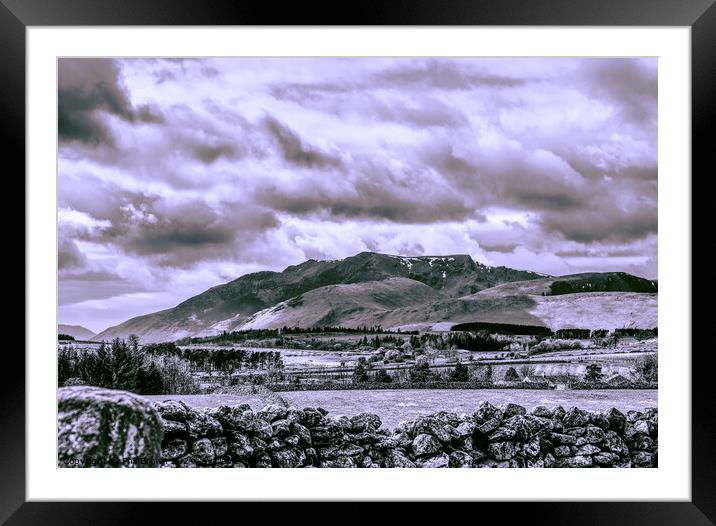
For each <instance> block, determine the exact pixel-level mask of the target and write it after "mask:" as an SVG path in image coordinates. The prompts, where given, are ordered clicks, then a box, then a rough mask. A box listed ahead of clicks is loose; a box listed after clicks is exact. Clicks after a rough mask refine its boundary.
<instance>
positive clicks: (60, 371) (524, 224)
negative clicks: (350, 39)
mask: <svg viewBox="0 0 716 526" xmlns="http://www.w3.org/2000/svg"><path fill="white" fill-rule="evenodd" d="M657 96H658V85H657V59H656V58H639V57H632V58H548V57H545V58H534V57H532V58H441V57H430V58H427V57H426V58H388V57H385V58H383V57H372V58H359V57H348V58H326V57H318V58H276V57H271V58H260V57H256V58H60V59H58V61H57V110H58V120H57V133H58V148H59V154H58V159H57V170H58V173H57V193H58V202H57V219H58V238H57V240H58V254H57V258H58V260H57V261H58V291H59V292H58V294H59V305H58V326H57V388H58V390H57V408H58V413H57V419H58V422H57V434H58V435H57V439H58V451H57V465H58V467H61V468H65V467H154V468H198V467H216V468H218V467H235V468H268V467H272V468H308V467H313V468H608V467H612V468H655V467H657V466H658V436H657V435H658V408H657V398H658V397H657V394H658V315H657V314H658V313H657V303H658V280H657V278H658V261H657V252H658V243H657V225H658V221H657V211H658V209H657V197H658V185H657ZM667 193H668V192H667ZM667 288H668V287H667ZM667 288H665V289H664V290H665V293H666V289H667ZM664 337H665V338H666V334H665V335H664ZM665 444H666V442H665Z"/></svg>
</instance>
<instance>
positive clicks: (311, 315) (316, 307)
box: [227, 278, 443, 330]
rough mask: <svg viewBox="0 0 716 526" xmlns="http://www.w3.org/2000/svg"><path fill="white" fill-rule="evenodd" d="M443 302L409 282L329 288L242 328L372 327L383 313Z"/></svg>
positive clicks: (438, 295)
mask: <svg viewBox="0 0 716 526" xmlns="http://www.w3.org/2000/svg"><path fill="white" fill-rule="evenodd" d="M441 299H443V295H442V294H441V293H440V292H438V291H436V290H435V289H433V288H431V287H428V286H427V285H425V284H423V283H420V282H419V281H415V280H412V279H408V278H388V279H385V280H382V281H367V282H364V283H353V284H347V285H329V286H327V287H320V288H318V289H314V290H312V291H310V292H306V293H305V294H302V295H300V296H297V297H295V298H292V299H290V300H288V301H283V302H281V303H279V304H278V305H275V306H274V307H270V308H268V309H265V310H262V311H259V312H257V313H256V314H254V315H253V316H251V318H249V319H248V320H247V321H246V322H245V323H243V324H241V325H240V327H238V328H239V329H241V330H246V329H266V328H275V327H295V326H301V327H321V326H323V327H325V326H338V325H340V326H343V327H359V326H363V325H366V326H372V325H375V324H376V321H377V320H378V319H379V318H380V314H381V313H387V312H389V311H391V310H393V309H397V308H401V307H406V306H408V305H415V304H422V303H428V302H434V301H438V300H441ZM236 328H237V327H232V328H230V329H227V330H234V329H236Z"/></svg>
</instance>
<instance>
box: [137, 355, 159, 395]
mask: <svg viewBox="0 0 716 526" xmlns="http://www.w3.org/2000/svg"><path fill="white" fill-rule="evenodd" d="M136 384H137V393H139V394H149V395H152V394H163V393H164V379H163V378H162V373H161V371H160V370H159V368H158V367H157V365H156V364H155V363H154V362H153V361H150V362H149V366H144V367H140V368H139V369H138V370H137V380H136Z"/></svg>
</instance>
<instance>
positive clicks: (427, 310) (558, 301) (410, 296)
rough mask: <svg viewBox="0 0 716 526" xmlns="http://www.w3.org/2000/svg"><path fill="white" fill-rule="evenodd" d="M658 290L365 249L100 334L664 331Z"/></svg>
mask: <svg viewBox="0 0 716 526" xmlns="http://www.w3.org/2000/svg"><path fill="white" fill-rule="evenodd" d="M656 304H657V283H656V282H655V281H650V280H645V279H642V278H639V277H636V276H632V275H630V274H625V273H623V272H616V273H615V272H607V273H586V274H573V275H569V276H559V277H555V276H544V275H542V274H536V273H533V272H527V271H521V270H515V269H510V268H507V267H488V266H485V265H481V264H478V263H476V262H475V261H473V260H472V258H471V257H470V256H467V255H452V256H437V257H433V256H421V257H404V256H392V255H387V254H377V253H374V252H362V253H360V254H357V255H356V256H352V257H349V258H346V259H343V260H335V261H316V260H308V261H306V262H304V263H301V264H300V265H294V266H290V267H288V268H286V269H285V270H284V271H283V272H256V273H253V274H247V275H245V276H242V277H240V278H238V279H236V280H234V281H232V282H230V283H227V284H225V285H220V286H217V287H213V288H211V289H209V290H207V291H206V292H203V293H202V294H199V295H197V296H194V297H193V298H189V299H188V300H186V301H184V302H182V303H180V304H179V305H177V306H176V307H174V308H171V309H166V310H163V311H159V312H154V313H152V314H147V315H144V316H138V317H136V318H132V319H130V320H127V321H126V322H124V323H121V324H120V325H117V326H116V327H110V328H109V329H106V330H105V331H102V332H101V333H100V334H98V335H97V336H96V339H100V340H109V339H111V338H114V337H127V336H128V335H129V334H137V335H138V336H139V337H140V340H141V341H142V342H145V343H149V342H157V341H170V340H176V339H179V338H183V337H187V336H204V335H213V334H220V333H221V332H223V331H234V330H245V329H259V328H280V327H284V326H289V327H293V326H300V327H317V326H344V327H358V326H363V325H366V326H374V325H380V326H382V327H384V328H405V329H411V328H433V329H440V330H447V329H449V328H450V326H452V325H453V324H455V323H463V322H476V321H482V322H493V323H510V324H524V325H539V326H544V327H550V328H552V329H560V328H573V327H577V328H605V329H613V328H618V327H645V328H652V327H655V326H656V325H657V323H656V312H657V306H656Z"/></svg>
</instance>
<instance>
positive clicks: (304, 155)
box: [264, 116, 341, 169]
mask: <svg viewBox="0 0 716 526" xmlns="http://www.w3.org/2000/svg"><path fill="white" fill-rule="evenodd" d="M264 122H265V124H266V127H267V129H268V130H269V132H270V133H271V135H272V136H273V137H274V138H275V139H276V141H277V142H278V145H279V147H280V149H281V153H282V155H283V158H284V159H285V160H286V161H287V162H289V163H291V164H293V165H296V166H300V167H303V168H318V169H324V168H338V167H340V166H341V160H340V159H339V158H337V157H334V156H332V155H329V154H326V153H323V152H321V151H320V150H318V149H317V148H314V147H313V146H311V145H308V144H306V143H304V141H302V140H301V138H300V137H299V136H298V135H297V134H296V133H295V132H294V131H293V130H291V129H290V128H288V127H287V126H285V125H284V124H282V123H281V122H279V121H278V120H276V119H275V118H273V117H271V116H267V117H266V119H265V121H264Z"/></svg>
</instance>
